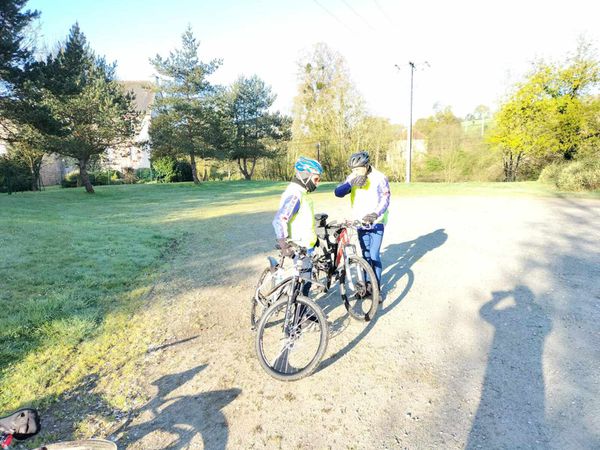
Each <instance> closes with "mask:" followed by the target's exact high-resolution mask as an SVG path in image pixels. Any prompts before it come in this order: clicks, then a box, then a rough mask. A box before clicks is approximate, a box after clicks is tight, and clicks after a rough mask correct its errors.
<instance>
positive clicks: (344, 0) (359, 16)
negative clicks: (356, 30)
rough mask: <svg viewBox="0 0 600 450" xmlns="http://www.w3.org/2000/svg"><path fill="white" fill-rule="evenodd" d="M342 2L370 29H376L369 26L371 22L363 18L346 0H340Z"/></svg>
mask: <svg viewBox="0 0 600 450" xmlns="http://www.w3.org/2000/svg"><path fill="white" fill-rule="evenodd" d="M342 3H344V5H346V6H347V7H348V9H349V10H350V11H352V12H353V13H354V14H355V15H356V16H357V17H358V18H359V19H360V20H362V21H363V22H364V23H365V24H366V25H367V26H368V27H369V28H370V29H371V30H373V31H377V30H376V29H375V28H373V27H372V26H371V24H370V23H369V22H368V21H367V19H365V18H364V17H363V16H362V15H360V14H359V13H358V12H357V11H356V10H355V9H354V8H353V7H352V6H350V4H349V3H348V2H347V1H346V0H342Z"/></svg>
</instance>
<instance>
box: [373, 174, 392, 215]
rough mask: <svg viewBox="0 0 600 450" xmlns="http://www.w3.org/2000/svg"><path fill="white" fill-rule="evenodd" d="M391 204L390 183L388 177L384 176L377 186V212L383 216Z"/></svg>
mask: <svg viewBox="0 0 600 450" xmlns="http://www.w3.org/2000/svg"><path fill="white" fill-rule="evenodd" d="M389 206H390V183H389V181H388V179H387V178H384V179H383V180H382V181H381V182H380V183H379V185H378V186H377V207H376V208H375V214H377V217H381V216H382V215H383V214H384V213H385V212H386V211H387V209H388V207H389Z"/></svg>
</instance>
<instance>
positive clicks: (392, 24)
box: [373, 0, 395, 27]
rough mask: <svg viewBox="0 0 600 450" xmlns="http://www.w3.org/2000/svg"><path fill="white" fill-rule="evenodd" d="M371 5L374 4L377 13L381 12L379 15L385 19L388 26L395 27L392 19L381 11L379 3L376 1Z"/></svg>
mask: <svg viewBox="0 0 600 450" xmlns="http://www.w3.org/2000/svg"><path fill="white" fill-rule="evenodd" d="M373 3H375V6H377V9H379V12H381V15H382V16H383V17H385V18H386V19H387V21H388V22H389V23H390V25H391V26H392V27H395V25H394V22H392V19H390V16H389V15H388V14H387V13H386V12H385V11H384V10H383V8H382V7H381V5H380V4H379V2H378V1H377V0H373Z"/></svg>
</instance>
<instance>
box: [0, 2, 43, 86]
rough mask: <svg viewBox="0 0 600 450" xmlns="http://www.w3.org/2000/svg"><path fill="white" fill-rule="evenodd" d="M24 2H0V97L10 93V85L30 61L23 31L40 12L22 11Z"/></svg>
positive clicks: (29, 52) (18, 78) (19, 78)
mask: <svg viewBox="0 0 600 450" xmlns="http://www.w3.org/2000/svg"><path fill="white" fill-rule="evenodd" d="M26 4H27V0H3V1H2V2H1V3H0V98H2V97H5V96H7V95H9V94H10V91H11V88H12V85H13V84H14V83H16V82H18V81H20V80H21V78H22V74H23V68H24V67H25V66H26V65H27V64H28V63H30V62H31V61H32V56H31V49H30V48H29V47H28V46H27V45H26V44H27V43H26V33H25V31H26V28H27V26H28V25H29V23H30V22H31V21H32V20H33V19H35V18H37V17H38V16H39V14H40V13H39V12H38V11H31V10H26V11H23V8H24V7H25V5H26Z"/></svg>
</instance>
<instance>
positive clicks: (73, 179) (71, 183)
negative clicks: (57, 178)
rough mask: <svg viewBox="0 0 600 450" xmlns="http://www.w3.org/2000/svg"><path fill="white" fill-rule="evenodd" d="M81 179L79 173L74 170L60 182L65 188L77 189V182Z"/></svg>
mask: <svg viewBox="0 0 600 450" xmlns="http://www.w3.org/2000/svg"><path fill="white" fill-rule="evenodd" d="M78 179H79V171H78V170H74V171H72V172H69V173H68V174H66V175H65V177H64V178H63V179H62V181H61V182H60V185H61V187H64V188H74V187H77V180H78Z"/></svg>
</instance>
